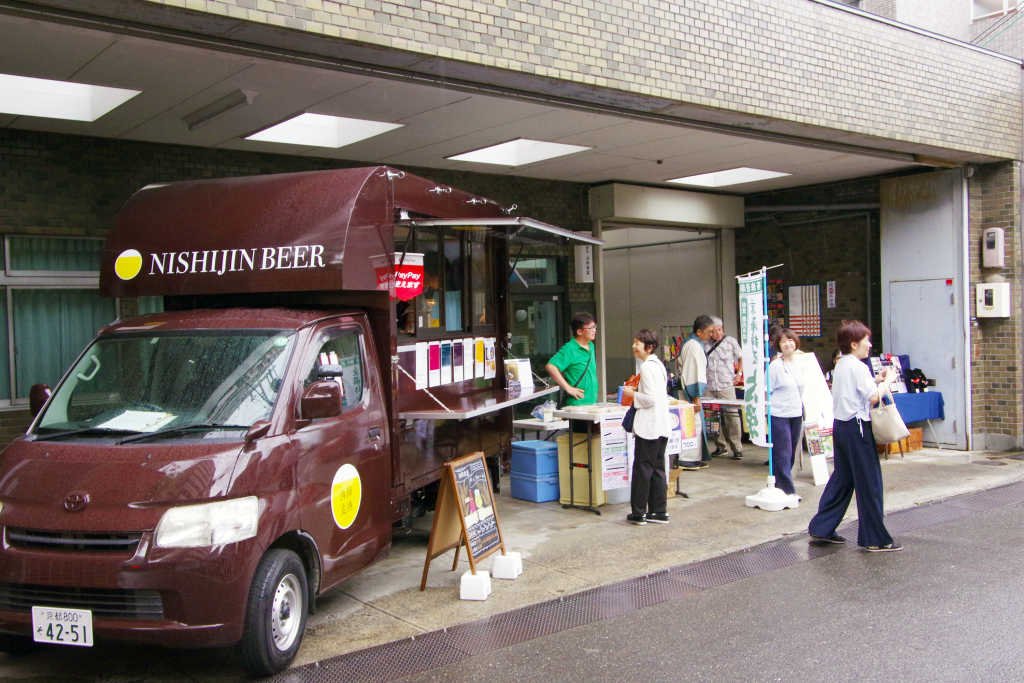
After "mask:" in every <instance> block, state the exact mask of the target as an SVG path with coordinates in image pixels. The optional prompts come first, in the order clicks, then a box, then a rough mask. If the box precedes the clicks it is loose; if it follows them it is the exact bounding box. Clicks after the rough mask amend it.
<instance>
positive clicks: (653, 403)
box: [623, 330, 672, 525]
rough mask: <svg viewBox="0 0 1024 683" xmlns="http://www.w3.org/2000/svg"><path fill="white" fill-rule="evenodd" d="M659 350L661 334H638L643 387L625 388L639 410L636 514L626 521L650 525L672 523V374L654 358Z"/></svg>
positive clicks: (633, 501) (635, 340)
mask: <svg viewBox="0 0 1024 683" xmlns="http://www.w3.org/2000/svg"><path fill="white" fill-rule="evenodd" d="M657 348H658V335H656V334H655V333H654V332H651V331H650V330H640V331H639V332H637V333H636V336H635V337H634V338H633V356H634V357H636V358H639V359H640V360H641V361H642V363H641V365H640V385H639V386H638V387H637V388H636V389H633V388H632V387H626V388H625V389H623V394H625V395H626V396H632V397H633V405H634V406H635V407H636V417H635V419H634V421H633V435H634V436H635V437H636V446H635V448H634V453H633V484H632V487H631V489H630V497H629V502H630V505H631V507H632V511H631V512H630V514H628V515H626V520H627V521H628V522H631V523H632V524H639V525H643V524H647V522H652V523H654V524H668V512H667V511H666V505H667V501H666V498H667V493H668V478H667V476H666V463H665V448H666V447H667V446H668V437H669V434H671V432H672V423H671V421H670V417H669V412H668V387H667V385H668V373H666V372H665V366H664V365H662V364H661V361H660V360H658V357H657V356H656V355H654V350H655V349H657Z"/></svg>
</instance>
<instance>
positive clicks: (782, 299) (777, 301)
mask: <svg viewBox="0 0 1024 683" xmlns="http://www.w3.org/2000/svg"><path fill="white" fill-rule="evenodd" d="M765 298H766V300H767V304H768V310H767V313H768V326H769V327H771V326H772V325H778V326H779V327H785V326H786V295H785V294H783V289H782V280H779V279H777V278H775V279H769V280H768V284H767V292H766V297H765Z"/></svg>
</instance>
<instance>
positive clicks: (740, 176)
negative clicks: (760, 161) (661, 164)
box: [665, 167, 792, 187]
mask: <svg viewBox="0 0 1024 683" xmlns="http://www.w3.org/2000/svg"><path fill="white" fill-rule="evenodd" d="M787 175H792V174H791V173H779V172H777V171H762V170H761V169H759V168H746V167H743V168H731V169H729V170H728V171H716V172H714V173H704V174H701V175H691V176H687V177H685V178H673V179H672V180H666V181H665V182H666V183H679V184H680V185H697V186H699V187H725V186H727V185H739V184H740V183H752V182H754V181H755V180H768V179H769V178H782V177H783V176H787Z"/></svg>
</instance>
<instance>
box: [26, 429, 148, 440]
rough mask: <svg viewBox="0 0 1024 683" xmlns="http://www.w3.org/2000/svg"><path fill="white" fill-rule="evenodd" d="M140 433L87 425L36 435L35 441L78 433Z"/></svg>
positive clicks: (131, 430)
mask: <svg viewBox="0 0 1024 683" xmlns="http://www.w3.org/2000/svg"><path fill="white" fill-rule="evenodd" d="M90 432H92V433H96V434H125V433H127V434H138V433H139V432H137V431H135V430H133V429H110V428H108V427H86V428H85V429H66V430H64V431H63V432H57V433H55V434H43V435H41V436H40V435H35V436H36V438H35V441H49V440H50V439H58V438H60V437H62V436H74V435H76V434H88V433H90Z"/></svg>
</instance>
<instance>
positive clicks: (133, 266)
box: [114, 249, 142, 280]
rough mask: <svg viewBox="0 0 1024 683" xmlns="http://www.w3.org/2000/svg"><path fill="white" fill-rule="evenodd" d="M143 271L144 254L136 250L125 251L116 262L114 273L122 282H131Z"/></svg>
mask: <svg viewBox="0 0 1024 683" xmlns="http://www.w3.org/2000/svg"><path fill="white" fill-rule="evenodd" d="M140 270H142V254H140V253H139V252H138V251H136V250H135V249H125V250H124V251H122V252H121V255H120V256H118V257H117V260H116V261H114V272H115V273H117V276H118V277H119V278H121V279H122V280H131V279H132V278H133V277H135V276H136V275H138V274H139V271H140Z"/></svg>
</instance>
